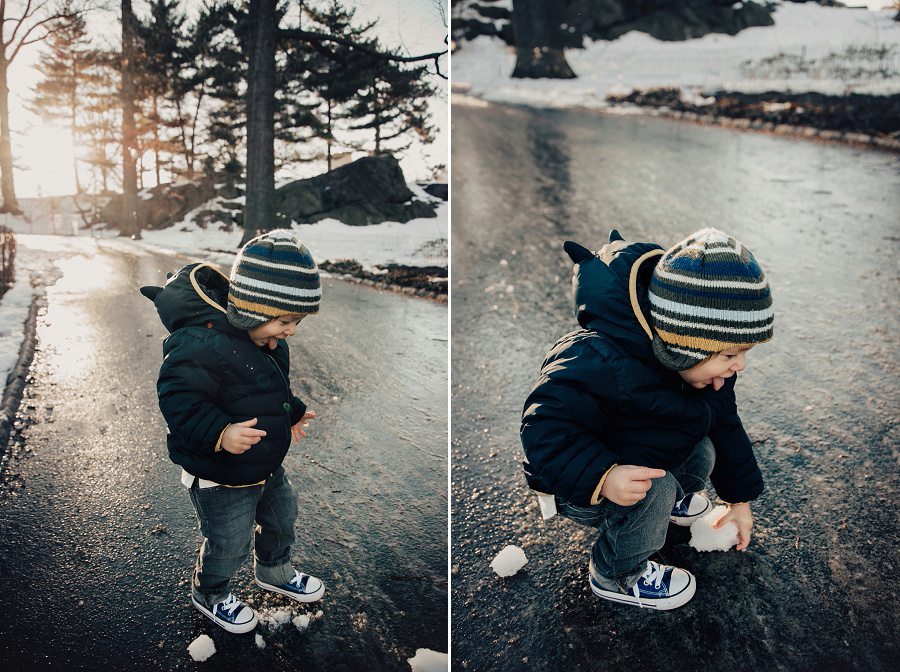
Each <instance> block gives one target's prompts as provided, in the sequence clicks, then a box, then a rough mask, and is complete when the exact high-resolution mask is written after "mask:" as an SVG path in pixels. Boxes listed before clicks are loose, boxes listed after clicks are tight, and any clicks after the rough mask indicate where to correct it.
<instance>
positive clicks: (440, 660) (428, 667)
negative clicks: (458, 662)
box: [406, 649, 450, 672]
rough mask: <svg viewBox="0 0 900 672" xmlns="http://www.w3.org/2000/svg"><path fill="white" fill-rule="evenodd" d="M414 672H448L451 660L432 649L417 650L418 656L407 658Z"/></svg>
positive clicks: (444, 654)
mask: <svg viewBox="0 0 900 672" xmlns="http://www.w3.org/2000/svg"><path fill="white" fill-rule="evenodd" d="M406 662H408V663H409V666H410V668H412V672H446V671H447V669H449V664H450V662H449V660H448V659H447V654H446V653H438V652H437V651H432V650H431V649H416V655H415V656H413V657H412V658H407V659H406Z"/></svg>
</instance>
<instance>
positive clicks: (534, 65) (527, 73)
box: [512, 0, 575, 79]
mask: <svg viewBox="0 0 900 672" xmlns="http://www.w3.org/2000/svg"><path fill="white" fill-rule="evenodd" d="M560 9H561V8H560V6H559V3H555V2H550V1H549V0H513V28H514V30H515V36H516V67H515V69H514V70H513V74H512V76H513V77H519V78H523V77H530V78H534V79H539V78H544V77H546V78H548V79H571V78H573V77H575V73H574V72H572V68H570V67H569V64H568V62H567V61H566V52H565V49H564V48H563V45H562V35H561V34H560V30H561V28H560V17H559V16H557V14H558V12H559V10H560Z"/></svg>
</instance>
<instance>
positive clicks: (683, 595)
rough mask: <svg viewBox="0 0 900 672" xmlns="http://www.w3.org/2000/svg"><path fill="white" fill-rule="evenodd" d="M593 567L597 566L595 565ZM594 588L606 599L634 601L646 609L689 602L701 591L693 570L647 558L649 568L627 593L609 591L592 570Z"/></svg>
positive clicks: (665, 608)
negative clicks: (698, 589)
mask: <svg viewBox="0 0 900 672" xmlns="http://www.w3.org/2000/svg"><path fill="white" fill-rule="evenodd" d="M592 569H593V567H592ZM591 590H592V591H594V595H596V596H597V597H602V598H603V599H604V600H612V601H613V602H622V603H624V604H634V605H637V606H639V607H642V608H645V609H658V610H660V611H665V610H668V609H675V608H676V607H680V606H681V605H683V604H686V603H687V602H689V601H690V599H691V598H692V597H693V596H694V592H695V591H696V590H697V581H696V579H694V575H693V574H691V573H690V572H688V571H686V570H683V569H678V568H677V567H670V566H669V565H659V564H657V563H655V562H653V561H652V560H648V561H647V569H646V570H645V571H644V573H643V574H642V575H641V577H640V578H639V579H638V580H637V583H635V584H634V586H632V587H631V590H629V591H628V592H627V593H623V592H622V591H620V590H608V589H606V588H604V587H603V586H601V585H600V584H599V583H598V582H597V579H596V578H594V575H593V572H592V573H591Z"/></svg>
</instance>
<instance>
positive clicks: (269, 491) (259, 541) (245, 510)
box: [189, 467, 297, 608]
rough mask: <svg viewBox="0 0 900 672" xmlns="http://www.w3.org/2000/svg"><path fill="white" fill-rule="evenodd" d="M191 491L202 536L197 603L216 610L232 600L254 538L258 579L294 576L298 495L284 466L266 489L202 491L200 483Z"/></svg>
mask: <svg viewBox="0 0 900 672" xmlns="http://www.w3.org/2000/svg"><path fill="white" fill-rule="evenodd" d="M189 492H190V496H191V502H192V503H193V505H194V509H195V510H196V511H197V520H198V521H199V523H200V533H201V534H202V535H203V545H202V546H201V547H200V555H199V556H198V557H197V564H196V566H195V568H194V575H193V579H192V581H191V594H192V595H193V596H194V599H196V600H197V601H198V602H200V603H201V604H202V605H204V606H205V607H207V608H211V607H212V606H213V605H214V604H216V603H217V602H221V601H222V600H224V599H225V598H226V597H228V593H229V592H231V591H230V590H229V588H228V585H229V583H230V582H231V579H232V577H233V576H234V575H235V573H236V572H237V570H238V569H239V568H240V566H241V565H242V564H243V563H244V560H246V559H247V556H248V554H249V553H250V539H251V537H253V538H254V539H253V542H254V543H253V546H254V571H255V572H256V578H257V579H259V580H260V581H263V582H264V583H271V584H274V585H276V586H277V585H281V584H283V583H287V582H288V581H290V580H291V579H292V578H293V576H294V570H293V567H292V566H291V545H292V544H293V543H294V521H296V520H297V491H296V489H294V486H293V485H292V484H291V482H290V481H289V480H288V479H287V476H286V475H285V473H284V468H283V467H279V468H278V469H277V470H276V471H275V473H273V474H272V475H271V476H270V477H269V479H268V480H267V481H266V482H265V483H264V484H263V485H253V486H250V487H247V488H226V487H225V486H222V485H218V486H215V487H212V488H200V487H198V481H197V480H195V481H194V484H193V485H192V486H191V488H190V490H189Z"/></svg>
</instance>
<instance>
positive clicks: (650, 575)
mask: <svg viewBox="0 0 900 672" xmlns="http://www.w3.org/2000/svg"><path fill="white" fill-rule="evenodd" d="M665 573H666V568H665V565H657V564H656V563H655V562H653V561H652V560H648V561H647V571H645V572H644V573H643V574H641V578H642V579H643V580H644V585H645V586H649V585H650V582H651V581H653V587H654V588H656V589H657V590H659V587H660V585H662V580H663V575H664V574H665Z"/></svg>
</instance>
